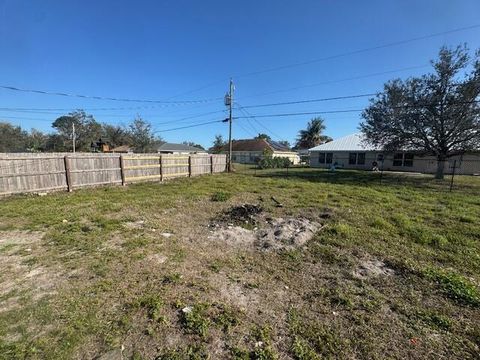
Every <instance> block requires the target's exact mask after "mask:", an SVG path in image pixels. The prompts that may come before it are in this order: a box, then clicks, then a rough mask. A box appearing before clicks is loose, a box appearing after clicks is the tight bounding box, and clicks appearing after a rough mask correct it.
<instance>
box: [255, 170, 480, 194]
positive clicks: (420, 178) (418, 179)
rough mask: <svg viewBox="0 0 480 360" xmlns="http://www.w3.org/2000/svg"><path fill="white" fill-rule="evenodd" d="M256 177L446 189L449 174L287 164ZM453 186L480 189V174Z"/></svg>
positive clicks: (454, 188) (460, 178)
mask: <svg viewBox="0 0 480 360" xmlns="http://www.w3.org/2000/svg"><path fill="white" fill-rule="evenodd" d="M254 175H255V176H257V177H267V178H282V179H287V180H288V179H291V180H305V181H310V182H321V183H330V184H345V185H365V186H379V185H385V186H394V185H395V186H398V185H400V186H408V187H415V188H425V189H434V190H439V191H449V190H450V182H451V176H445V179H443V180H438V179H435V177H434V175H431V174H419V173H400V172H387V171H385V172H383V174H382V173H380V172H371V171H363V170H336V171H335V172H331V171H328V170H325V169H312V168H290V169H288V171H287V170H286V169H275V170H257V171H256V172H255V174H254ZM453 190H472V191H477V192H478V191H480V178H475V177H472V176H457V177H455V181H454V186H453Z"/></svg>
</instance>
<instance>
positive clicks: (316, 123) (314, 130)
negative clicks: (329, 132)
mask: <svg viewBox="0 0 480 360" xmlns="http://www.w3.org/2000/svg"><path fill="white" fill-rule="evenodd" d="M323 122H324V120H323V119H322V118H321V117H316V118H313V119H312V120H310V122H309V123H308V124H307V129H306V130H300V131H299V132H298V138H297V143H296V145H295V147H296V148H297V149H310V148H312V147H314V146H317V145H320V144H324V143H326V142H329V141H332V138H331V137H330V136H326V135H323V134H322V133H323V131H324V130H325V129H326V127H325V124H324V123H323Z"/></svg>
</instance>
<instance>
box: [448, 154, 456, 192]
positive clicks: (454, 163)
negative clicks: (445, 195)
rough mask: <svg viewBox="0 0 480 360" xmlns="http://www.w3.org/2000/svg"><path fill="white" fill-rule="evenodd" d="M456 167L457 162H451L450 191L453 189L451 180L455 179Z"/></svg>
mask: <svg viewBox="0 0 480 360" xmlns="http://www.w3.org/2000/svg"><path fill="white" fill-rule="evenodd" d="M456 167H457V160H453V171H452V181H451V182H450V191H452V189H453V178H454V177H455V168H456Z"/></svg>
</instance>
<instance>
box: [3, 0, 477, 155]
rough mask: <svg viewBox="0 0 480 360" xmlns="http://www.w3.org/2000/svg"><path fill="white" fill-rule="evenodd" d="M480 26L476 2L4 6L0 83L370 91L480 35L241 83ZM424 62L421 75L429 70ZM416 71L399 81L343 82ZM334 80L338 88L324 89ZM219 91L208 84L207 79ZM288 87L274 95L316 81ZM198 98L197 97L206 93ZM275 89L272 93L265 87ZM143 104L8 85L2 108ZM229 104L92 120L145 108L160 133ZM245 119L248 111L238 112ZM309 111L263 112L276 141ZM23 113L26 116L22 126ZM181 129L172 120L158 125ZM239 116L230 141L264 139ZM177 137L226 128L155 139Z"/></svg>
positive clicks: (330, 129)
mask: <svg viewBox="0 0 480 360" xmlns="http://www.w3.org/2000/svg"><path fill="white" fill-rule="evenodd" d="M477 24H480V1H478V0H471V1H467V0H465V1H463V0H456V1H451V0H424V1H419V0H397V1H393V0H389V1H386V0H378V1H374V0H372V1H356V0H350V1H326V0H324V1H320V0H308V1H307V0H304V1H281V0H268V1H267V0H265V1H258V0H257V1H254V0H242V1H210V0H203V1H195V0H190V1H185V0H175V1H166V0H165V1H142V0H137V1H122V0H116V1H105V0H104V1H101V0H97V1H93V0H84V1H61V0H56V1H53V0H42V1H40V0H29V1H26V0H0V49H1V51H0V85H11V86H16V87H20V88H29V89H40V90H48V91H62V92H69V93H76V94H85V95H94V96H106V97H118V98H134V99H154V100H165V99H170V100H184V99H186V100H190V99H191V100H195V99H211V98H218V97H223V95H224V94H225V92H226V90H227V88H228V78H229V77H230V76H232V77H233V79H234V81H235V84H236V94H235V96H236V100H237V101H238V103H239V104H241V105H243V106H247V105H255V104H262V103H271V102H282V101H295V100H303V99H312V98H323V97H332V96H343V95H352V94H359V93H370V92H376V91H378V90H381V87H382V84H383V83H384V82H385V81H386V80H388V79H391V78H393V77H402V78H404V77H408V76H412V75H418V74H421V73H424V72H426V71H429V70H430V69H429V68H428V67H427V66H426V65H428V62H429V60H430V59H432V58H435V57H436V54H437V52H438V49H439V47H440V46H442V45H450V46H456V45H458V44H460V43H463V42H466V43H467V44H468V45H469V46H470V48H471V50H472V52H473V49H476V48H479V47H480V28H475V29H471V30H466V31H461V32H456V33H451V34H448V35H442V36H438V37H434V38H430V39H426V40H420V41H416V42H412V43H408V44H404V45H399V46H393V47H387V48H382V49H378V50H373V51H368V52H363V53H358V54H355V55H349V56H345V57H340V58H336V59H332V60H326V61H318V62H313V63H311V64H307V65H302V66H297V67H291V68H288V69H283V70H279V71H272V72H266V73H262V74H257V75H250V76H242V75H245V74H249V73H252V72H256V71H261V70H264V69H269V68H272V67H278V66H282V65H287V64H292V63H299V62H306V61H309V60H313V59H319V58H323V57H328V56H331V55H336V54H341V53H345V52H349V51H353V50H357V49H363V48H369V47H373V46H377V45H383V44H386V43H391V42H395V41H401V40H406V39H411V38H415V37H420V36H424V35H428V34H433V33H438V32H444V31H448V30H452V29H456V28H461V27H466V26H471V25H477ZM421 66H425V67H421ZM410 67H415V68H414V69H409V70H403V71H398V72H395V73H390V74H384V75H378V76H370V77H364V78H360V79H356V80H349V81H338V80H343V79H349V78H352V77H361V76H364V75H369V74H373V73H379V72H386V71H390V70H398V69H405V68H410ZM328 82H330V83H328ZM212 83H213V85H212ZM318 83H324V84H323V85H317V86H311V87H304V88H301V89H297V90H292V91H283V92H278V91H279V90H284V89H289V88H294V87H300V86H304V85H310V84H318ZM206 85H210V86H208V87H206V88H203V89H202V90H198V91H194V92H190V91H192V90H195V89H198V88H202V87H205V86H206ZM269 92H274V93H272V94H269V95H262V96H260V95H261V94H263V93H269ZM367 103H368V99H365V98H360V99H351V100H342V101H331V102H322V103H311V104H302V105H290V106H277V107H271V108H258V109H257V108H255V109H251V110H250V113H252V114H254V115H261V114H276V113H289V112H310V111H329V110H340V109H342V110H343V109H357V108H363V107H365V105H366V104H367ZM134 106H148V104H142V103H131V102H126V103H123V102H115V101H106V100H102V101H97V100H88V99H81V98H66V97H58V96H49V95H40V94H29V93H20V92H12V91H8V90H3V89H0V107H18V108H62V109H63V108H65V109H76V108H86V109H89V108H102V107H103V108H105V107H107V108H109V107H117V108H118V107H134ZM224 108H225V107H224V105H223V101H222V100H218V101H214V102H210V103H207V104H195V105H188V106H185V105H182V106H173V107H167V108H165V107H159V106H155V107H152V108H141V109H126V110H109V111H105V110H92V111H88V112H90V113H92V114H93V115H94V116H95V118H96V119H97V120H98V121H101V122H107V123H119V124H126V123H128V122H129V121H130V120H131V119H132V118H133V117H134V116H135V115H136V114H137V113H138V114H140V115H141V116H142V117H144V118H145V119H146V120H148V121H150V122H151V123H152V124H153V126H154V127H155V129H169V128H172V127H176V126H182V125H189V124H191V123H194V122H206V121H211V120H217V119H221V118H223V117H224V116H225V115H223V114H222V113H219V114H212V115H209V116H203V117H198V118H194V119H190V120H184V121H183V122H182V121H180V120H181V119H182V118H184V117H189V116H194V115H199V114H204V113H207V112H212V111H222V110H224ZM235 113H236V114H237V115H242V114H241V112H239V111H236V112H235ZM61 114H62V112H61V111H59V112H52V111H44V112H43V113H41V112H31V113H22V112H13V111H5V110H0V120H8V121H10V122H12V123H14V124H20V125H21V126H22V127H24V128H27V129H29V128H37V129H41V130H44V131H50V130H51V128H50V124H51V122H52V121H53V120H54V119H55V118H56V117H57V116H58V115H61ZM311 117H312V116H308V115H307V116H295V117H285V118H276V117H271V118H259V119H258V121H259V122H260V123H261V124H262V125H263V126H264V127H266V128H267V129H269V130H270V131H271V132H273V133H274V134H275V135H272V137H273V138H276V139H278V138H281V139H286V140H289V141H290V142H293V141H294V139H295V137H296V134H297V132H298V130H299V129H301V128H304V127H305V125H306V123H307V122H308V120H309V119H310V118H311ZM323 117H324V118H325V120H326V125H327V131H326V133H327V134H328V135H330V136H332V137H334V138H336V137H339V136H342V135H347V134H349V133H352V132H355V131H356V129H357V126H358V123H359V121H360V117H359V114H357V113H344V114H329V115H324V116H323ZM17 118H18V119H17ZM168 121H173V123H169V124H163V125H162V124H160V123H162V122H168ZM264 127H262V126H261V125H259V123H258V122H256V121H255V120H253V119H252V120H250V122H249V121H247V120H246V119H238V120H236V121H235V124H234V137H235V138H237V139H238V138H247V137H251V136H252V134H254V133H256V132H260V131H261V132H267V133H268V131H267V130H266V129H265V128H264ZM160 134H161V136H162V137H163V138H164V139H165V140H167V141H171V142H180V141H183V140H191V141H195V142H199V143H201V144H203V145H204V146H210V145H211V141H212V139H213V137H214V135H215V134H222V135H224V136H226V135H227V126H226V125H225V124H221V123H219V124H212V125H207V126H201V127H196V128H191V129H185V130H180V131H172V132H164V133H162V132H161V133H160Z"/></svg>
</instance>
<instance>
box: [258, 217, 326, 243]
mask: <svg viewBox="0 0 480 360" xmlns="http://www.w3.org/2000/svg"><path fill="white" fill-rule="evenodd" d="M267 224H268V226H267V227H266V228H264V229H261V230H259V231H258V232H257V241H256V246H257V247H260V248H264V249H281V248H290V247H299V246H303V245H304V244H305V243H306V242H307V241H308V240H310V239H311V238H312V237H313V235H315V232H316V231H317V230H319V228H320V226H319V224H317V223H314V222H311V221H310V220H308V219H305V218H289V219H282V218H278V219H273V220H270V221H267Z"/></svg>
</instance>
